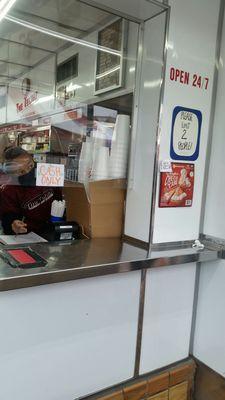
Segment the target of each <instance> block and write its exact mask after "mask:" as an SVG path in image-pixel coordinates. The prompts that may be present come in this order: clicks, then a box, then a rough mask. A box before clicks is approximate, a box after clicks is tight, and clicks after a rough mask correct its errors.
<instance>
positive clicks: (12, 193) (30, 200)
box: [1, 147, 62, 235]
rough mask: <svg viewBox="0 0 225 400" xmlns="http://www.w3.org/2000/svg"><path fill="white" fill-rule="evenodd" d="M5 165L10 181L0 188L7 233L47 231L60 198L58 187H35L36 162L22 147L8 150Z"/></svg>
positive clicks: (38, 232) (4, 228)
mask: <svg viewBox="0 0 225 400" xmlns="http://www.w3.org/2000/svg"><path fill="white" fill-rule="evenodd" d="M5 165H6V169H7V170H8V173H10V175H11V182H10V184H9V185H5V186H4V187H3V188H2V191H1V211H2V227H3V230H4V233H5V234H7V235H10V234H19V233H27V232H31V231H32V232H35V233H37V234H40V235H41V234H42V233H44V232H45V231H46V229H47V227H48V223H49V221H50V216H51V205H52V202H53V200H61V198H62V194H61V190H60V189H58V188H54V187H53V188H50V187H40V186H36V173H35V171H36V165H35V162H34V160H33V157H32V155H30V154H29V153H27V152H26V151H25V150H23V149H22V148H20V147H13V148H10V149H8V150H7V151H6V152H5Z"/></svg>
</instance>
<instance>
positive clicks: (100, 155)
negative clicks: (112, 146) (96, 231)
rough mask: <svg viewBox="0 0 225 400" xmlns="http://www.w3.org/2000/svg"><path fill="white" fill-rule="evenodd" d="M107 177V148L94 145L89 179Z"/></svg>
mask: <svg viewBox="0 0 225 400" xmlns="http://www.w3.org/2000/svg"><path fill="white" fill-rule="evenodd" d="M108 177H109V148H108V147H104V146H96V147H95V155H94V160H93V165H92V170H91V179H92V180H94V181H98V180H103V179H108Z"/></svg>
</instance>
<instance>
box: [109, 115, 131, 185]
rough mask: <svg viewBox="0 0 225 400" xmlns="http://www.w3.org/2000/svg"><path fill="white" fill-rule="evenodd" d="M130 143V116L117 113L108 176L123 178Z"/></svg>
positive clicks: (125, 172)
mask: <svg viewBox="0 0 225 400" xmlns="http://www.w3.org/2000/svg"><path fill="white" fill-rule="evenodd" d="M129 144H130V117H129V116H128V115H122V114H121V115H118V116H117V119H116V124H115V128H114V132H113V137H112V145H111V154H110V162H109V177H110V178H125V177H126V174H127V161H128V152H129Z"/></svg>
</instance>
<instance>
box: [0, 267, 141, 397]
mask: <svg viewBox="0 0 225 400" xmlns="http://www.w3.org/2000/svg"><path fill="white" fill-rule="evenodd" d="M139 288H140V272H134V273H129V274H119V275H115V276H108V277H100V278H95V279H85V280H78V281H73V282H68V283H62V284H54V285H46V286H42V287H33V288H30V289H20V290H15V291H9V292H2V293H1V294H0V320H1V329H0V359H1V363H0V398H1V399H4V400H12V399H14V398H16V399H18V400H31V399H32V400H40V399H42V400H62V399H63V400H67V399H68V400H73V399H75V398H78V397H79V396H84V395H85V394H88V393H90V392H95V391H97V390H100V389H103V388H104V387H108V386H111V385H113V384H115V383H118V382H120V381H123V380H126V379H128V378H131V377H132V375H133V371H134V361H135V349H136V334H137V318H138V304H139Z"/></svg>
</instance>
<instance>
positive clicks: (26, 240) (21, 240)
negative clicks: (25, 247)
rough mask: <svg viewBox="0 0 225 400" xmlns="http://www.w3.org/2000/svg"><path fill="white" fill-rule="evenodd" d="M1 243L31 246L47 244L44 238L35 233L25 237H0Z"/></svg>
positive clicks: (27, 234)
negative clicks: (32, 244) (33, 244)
mask: <svg viewBox="0 0 225 400" xmlns="http://www.w3.org/2000/svg"><path fill="white" fill-rule="evenodd" d="M0 242H1V243H3V244H7V245H14V244H15V245H19V244H31V243H44V242H47V240H45V239H44V238H43V237H41V236H39V235H37V234H36V233H34V232H30V233H26V234H25V235H0Z"/></svg>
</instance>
